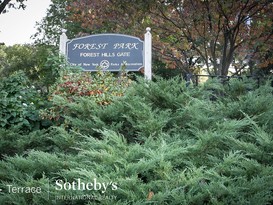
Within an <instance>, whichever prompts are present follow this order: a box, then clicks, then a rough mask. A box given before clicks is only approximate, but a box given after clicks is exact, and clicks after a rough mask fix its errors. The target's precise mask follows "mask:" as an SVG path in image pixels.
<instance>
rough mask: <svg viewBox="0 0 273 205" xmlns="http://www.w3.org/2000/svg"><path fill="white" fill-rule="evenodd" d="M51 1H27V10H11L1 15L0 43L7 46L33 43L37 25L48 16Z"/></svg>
mask: <svg viewBox="0 0 273 205" xmlns="http://www.w3.org/2000/svg"><path fill="white" fill-rule="evenodd" d="M50 2H51V0H27V1H26V5H27V7H26V9H25V10H22V9H20V10H15V9H11V10H9V12H8V13H5V14H0V43H5V45H7V46H11V45H14V44H25V43H32V42H33V40H31V39H30V37H31V36H32V35H33V34H35V33H36V29H35V24H36V22H39V21H41V20H42V18H43V17H45V16H46V11H47V9H48V7H49V4H50Z"/></svg>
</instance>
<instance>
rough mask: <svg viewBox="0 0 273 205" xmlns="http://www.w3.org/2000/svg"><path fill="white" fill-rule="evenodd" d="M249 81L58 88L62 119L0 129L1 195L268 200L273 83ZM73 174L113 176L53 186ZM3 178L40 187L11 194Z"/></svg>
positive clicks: (28, 199) (49, 200) (24, 198)
mask: <svg viewBox="0 0 273 205" xmlns="http://www.w3.org/2000/svg"><path fill="white" fill-rule="evenodd" d="M253 85H254V84H253V83H252V82H250V83H247V84H245V82H244V81H240V80H234V82H231V83H230V84H229V85H223V84H222V83H217V82H207V83H206V84H204V85H203V86H200V87H192V86H189V87H186V83H185V82H184V81H181V79H179V78H172V79H169V80H163V79H161V78H157V79H156V80H155V82H148V81H145V80H143V79H141V78H139V79H138V80H137V82H133V83H131V85H130V86H129V87H128V88H127V90H126V91H125V92H124V95H123V96H116V97H113V98H111V103H109V104H99V103H97V101H96V99H95V98H88V97H77V98H74V100H73V101H70V102H69V101H63V100H62V99H63V97H61V96H57V98H54V106H56V107H58V106H59V107H62V106H63V105H64V102H65V103H66V104H65V107H62V108H64V110H63V112H61V117H62V118H63V121H62V122H61V123H60V125H59V126H58V127H51V128H48V129H46V130H39V131H36V132H31V133H28V134H25V136H23V135H20V134H17V135H16V133H15V131H12V130H6V129H1V130H0V135H1V137H2V138H3V136H5V137H4V138H3V139H5V140H6V142H8V139H11V141H10V146H13V147H14V149H15V150H16V152H14V153H10V150H11V149H13V147H11V148H10V149H1V152H2V150H3V152H4V153H3V155H2V156H4V155H5V157H4V158H3V159H2V161H1V162H0V180H1V185H0V189H3V192H2V193H1V194H0V202H1V204H12V205H13V204H33V205H34V204H45V205H46V204H48V205H49V204H61V205H64V204H73V205H74V204H182V205H183V204H185V205H188V204H200V205H202V204H217V205H218V204H231V205H237V204H242V205H244V204H261V205H266V204H272V203H273V193H272V192H273V188H272V187H273V174H272V173H273V166H272V164H273V157H272V153H273V125H272V117H271V116H272V114H273V105H272V103H273V100H272V97H273V96H272V88H271V87H270V86H269V85H267V84H266V85H263V86H261V87H260V88H257V89H254V86H253ZM249 86H251V87H249ZM250 88H251V89H250ZM35 136H36V137H35ZM16 139H20V140H19V141H17V140H16ZM1 143H2V141H1ZM2 147H5V146H4V145H2ZM14 154H16V155H14ZM79 179H80V180H81V181H82V182H93V180H94V179H96V180H97V181H98V182H99V183H106V182H107V183H109V184H110V185H109V186H108V188H107V189H106V190H105V192H103V189H102V188H101V189H99V190H57V188H58V186H57V184H56V181H57V182H61V181H62V182H71V183H72V182H73V181H77V180H79ZM9 184H12V185H13V186H18V187H24V186H39V187H41V189H42V192H41V193H40V194H32V193H21V194H10V193H8V190H7V186H6V185H9ZM113 185H116V186H117V189H115V186H113ZM87 195H92V196H93V199H90V200H89V199H86V198H84V196H87ZM60 197H66V198H65V199H64V198H60ZM73 197H74V198H73Z"/></svg>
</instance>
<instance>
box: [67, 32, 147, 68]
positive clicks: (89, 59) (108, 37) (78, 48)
mask: <svg viewBox="0 0 273 205" xmlns="http://www.w3.org/2000/svg"><path fill="white" fill-rule="evenodd" d="M66 56H67V60H68V62H69V63H70V65H71V66H79V67H82V68H83V69H84V70H86V71H96V70H98V68H101V69H103V70H107V71H119V70H120V68H121V67H122V66H123V65H125V66H126V70H127V71H138V70H139V69H140V68H142V67H143V63H144V59H143V41H141V40H140V39H139V38H137V37H134V36H129V35H123V34H97V35H90V36H85V37H81V38H75V39H72V40H70V41H68V42H67V44H66Z"/></svg>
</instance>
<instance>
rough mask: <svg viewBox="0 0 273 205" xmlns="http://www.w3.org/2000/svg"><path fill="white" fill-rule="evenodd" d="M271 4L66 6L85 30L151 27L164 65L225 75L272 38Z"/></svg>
mask: <svg viewBox="0 0 273 205" xmlns="http://www.w3.org/2000/svg"><path fill="white" fill-rule="evenodd" d="M272 7H273V5H272V0H261V1H256V0H241V1H235V0H230V1H224V0H196V1H192V0H184V1H173V0H172V1H170V0H166V1H157V0H152V1H149V3H147V1H144V0H132V1H126V2H124V1H121V0H117V1H105V0H96V1H87V0H81V1H73V2H71V4H70V6H68V7H67V9H68V10H69V11H71V12H72V13H73V15H71V16H70V20H71V21H73V22H81V25H82V27H83V28H84V29H87V28H89V29H90V30H96V28H107V29H104V30H112V31H120V30H123V31H125V30H129V32H130V33H135V34H137V35H138V34H139V33H140V31H141V32H143V27H145V26H147V25H150V26H151V27H152V28H153V32H154V33H155V35H154V45H155V46H154V47H155V49H157V51H159V52H158V53H159V54H160V55H158V56H161V59H162V60H164V61H166V62H168V63H169V65H172V66H173V67H180V68H181V69H182V70H184V72H189V71H192V70H194V68H196V66H197V65H202V66H203V67H205V68H206V71H207V72H208V73H210V74H218V75H227V74H228V73H229V71H230V68H231V65H233V64H234V62H235V57H239V56H240V58H241V59H242V61H243V62H249V59H248V58H249V57H251V56H253V55H254V54H255V55H256V56H257V53H259V52H260V51H261V49H260V48H261V47H263V46H264V45H265V44H266V43H268V42H269V40H270V39H271V37H272V30H271V31H270V29H268V28H271V26H270V25H272V20H271V18H270V14H271V11H272ZM128 28H129V29H128ZM127 33H128V32H127ZM255 42H259V45H258V46H257V45H256V44H255ZM247 66H248V65H247V64H243V65H242V66H241V67H240V68H238V69H237V72H238V71H241V70H242V69H243V68H245V67H247Z"/></svg>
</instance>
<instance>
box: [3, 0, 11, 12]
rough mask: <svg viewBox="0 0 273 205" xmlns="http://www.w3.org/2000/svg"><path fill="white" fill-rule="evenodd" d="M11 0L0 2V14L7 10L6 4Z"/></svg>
mask: <svg viewBox="0 0 273 205" xmlns="http://www.w3.org/2000/svg"><path fill="white" fill-rule="evenodd" d="M10 1H11V0H4V1H3V2H2V3H1V4H0V14H1V13H2V12H3V11H4V10H5V8H6V6H7V5H8V3H9V2H10Z"/></svg>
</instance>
